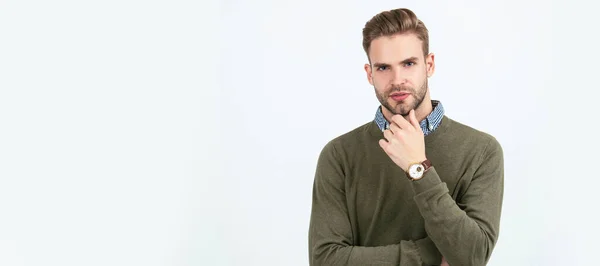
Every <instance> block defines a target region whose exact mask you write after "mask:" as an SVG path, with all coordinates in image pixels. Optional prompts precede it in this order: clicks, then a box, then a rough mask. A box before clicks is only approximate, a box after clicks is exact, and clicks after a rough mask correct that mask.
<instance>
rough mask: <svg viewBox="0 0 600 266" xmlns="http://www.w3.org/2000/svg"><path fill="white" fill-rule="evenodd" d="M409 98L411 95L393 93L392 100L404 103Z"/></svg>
mask: <svg viewBox="0 0 600 266" xmlns="http://www.w3.org/2000/svg"><path fill="white" fill-rule="evenodd" d="M408 96H410V93H406V92H404V93H392V94H391V95H390V98H392V99H393V100H394V101H402V100H405V99H406V98H408Z"/></svg>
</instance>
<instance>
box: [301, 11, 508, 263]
mask: <svg viewBox="0 0 600 266" xmlns="http://www.w3.org/2000/svg"><path fill="white" fill-rule="evenodd" d="M363 48H364V50H365V52H366V54H367V57H368V59H369V64H366V65H365V71H366V74H367V78H368V80H369V83H370V84H371V85H373V86H374V88H375V93H376V95H377V98H378V99H379V102H380V103H381V106H379V107H378V108H377V112H376V114H375V118H374V120H373V121H369V122H368V123H366V124H364V125H362V126H360V127H358V128H356V129H354V130H352V131H350V132H347V133H345V134H343V135H341V136H339V137H337V138H335V139H333V140H331V141H330V142H329V143H327V144H326V145H325V147H324V148H323V150H322V151H321V153H320V156H319V158H318V163H317V167H316V174H315V179H314V188H313V198H312V210H311V217H310V228H309V256H310V264H311V265H440V264H443V265H455V266H469V265H485V264H486V263H487V261H488V260H489V258H490V256H491V254H492V250H493V249H494V246H495V244H496V241H497V240H498V232H499V223H500V213H501V208H502V198H503V189H504V169H503V167H504V165H503V164H504V162H503V151H502V148H501V146H500V144H499V143H498V141H497V140H496V139H495V138H494V137H493V136H491V135H489V134H487V133H484V132H481V131H478V130H476V129H473V128H471V127H469V126H467V125H464V124H461V123H459V122H457V121H454V120H452V119H450V118H449V117H447V116H446V115H445V114H444V108H443V106H442V103H441V102H440V101H435V100H431V98H430V91H429V87H428V84H427V79H428V78H429V77H431V75H432V74H433V73H434V69H435V63H434V55H433V54H431V53H429V38H428V31H427V28H426V27H425V25H424V24H423V22H422V21H420V20H419V19H417V17H416V16H415V14H414V13H413V12H412V11H411V10H408V9H395V10H390V11H385V12H382V13H380V14H378V15H376V16H374V17H373V18H372V19H371V20H370V21H369V22H367V23H366V25H365V28H364V29H363Z"/></svg>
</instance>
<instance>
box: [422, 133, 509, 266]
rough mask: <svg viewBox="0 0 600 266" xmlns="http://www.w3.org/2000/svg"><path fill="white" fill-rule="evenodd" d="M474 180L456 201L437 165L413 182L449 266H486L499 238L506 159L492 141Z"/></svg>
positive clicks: (431, 233) (429, 228)
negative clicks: (436, 167) (443, 180)
mask: <svg viewBox="0 0 600 266" xmlns="http://www.w3.org/2000/svg"><path fill="white" fill-rule="evenodd" d="M475 165H476V166H475V168H474V175H473V179H472V180H471V182H470V184H469V185H468V188H467V189H466V191H465V192H464V193H463V194H462V195H459V196H458V198H457V200H456V201H454V200H453V199H452V197H451V196H450V194H449V193H448V187H447V186H446V184H445V183H443V182H442V181H441V180H440V177H439V175H438V173H437V172H436V170H435V165H434V166H433V168H430V169H429V170H428V171H427V172H426V173H425V176H424V177H423V178H422V179H420V180H418V181H414V182H413V185H412V186H413V189H414V191H415V198H414V199H415V202H416V204H417V206H418V208H419V211H420V212H421V215H422V216H423V218H424V220H425V230H426V231H427V235H428V236H429V237H430V238H431V239H432V240H433V242H434V243H435V244H436V246H437V247H438V249H439V250H440V252H441V253H442V255H443V256H444V258H445V259H446V260H447V261H448V264H449V265H464V266H470V265H477V266H480V265H485V264H486V263H487V261H488V260H489V258H490V256H491V254H492V250H493V249H494V246H495V244H496V241H497V239H498V231H499V226H500V213H501V209H502V198H503V190H504V159H503V152H502V148H501V146H500V144H499V143H498V142H497V140H496V139H495V138H491V139H490V141H489V142H488V143H487V147H486V148H485V149H484V150H483V152H482V153H481V155H480V156H479V162H476V164H475Z"/></svg>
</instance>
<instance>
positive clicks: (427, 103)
mask: <svg viewBox="0 0 600 266" xmlns="http://www.w3.org/2000/svg"><path fill="white" fill-rule="evenodd" d="M428 94H429V93H428ZM381 110H382V111H383V116H384V117H385V119H386V120H387V121H388V122H389V121H392V116H393V115H394V114H393V113H392V112H390V111H389V110H388V109H387V108H385V107H382V108H381ZM431 112H433V105H432V104H431V98H430V97H429V95H426V96H425V98H424V99H423V102H421V105H419V107H417V109H415V116H416V117H417V120H418V121H419V123H420V122H421V121H423V120H425V118H427V116H428V115H429V114H431ZM403 117H404V118H406V119H407V120H408V114H407V115H403Z"/></svg>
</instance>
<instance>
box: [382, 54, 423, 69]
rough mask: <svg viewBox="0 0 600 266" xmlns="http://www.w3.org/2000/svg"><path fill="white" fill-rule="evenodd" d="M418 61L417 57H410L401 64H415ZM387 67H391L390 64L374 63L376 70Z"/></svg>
mask: <svg viewBox="0 0 600 266" xmlns="http://www.w3.org/2000/svg"><path fill="white" fill-rule="evenodd" d="M418 59H419V58H417V57H416V56H413V57H409V58H406V59H404V60H402V61H400V64H406V63H408V62H415V61H417V60H418ZM387 66H390V64H387V63H373V67H376V68H377V67H387Z"/></svg>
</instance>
